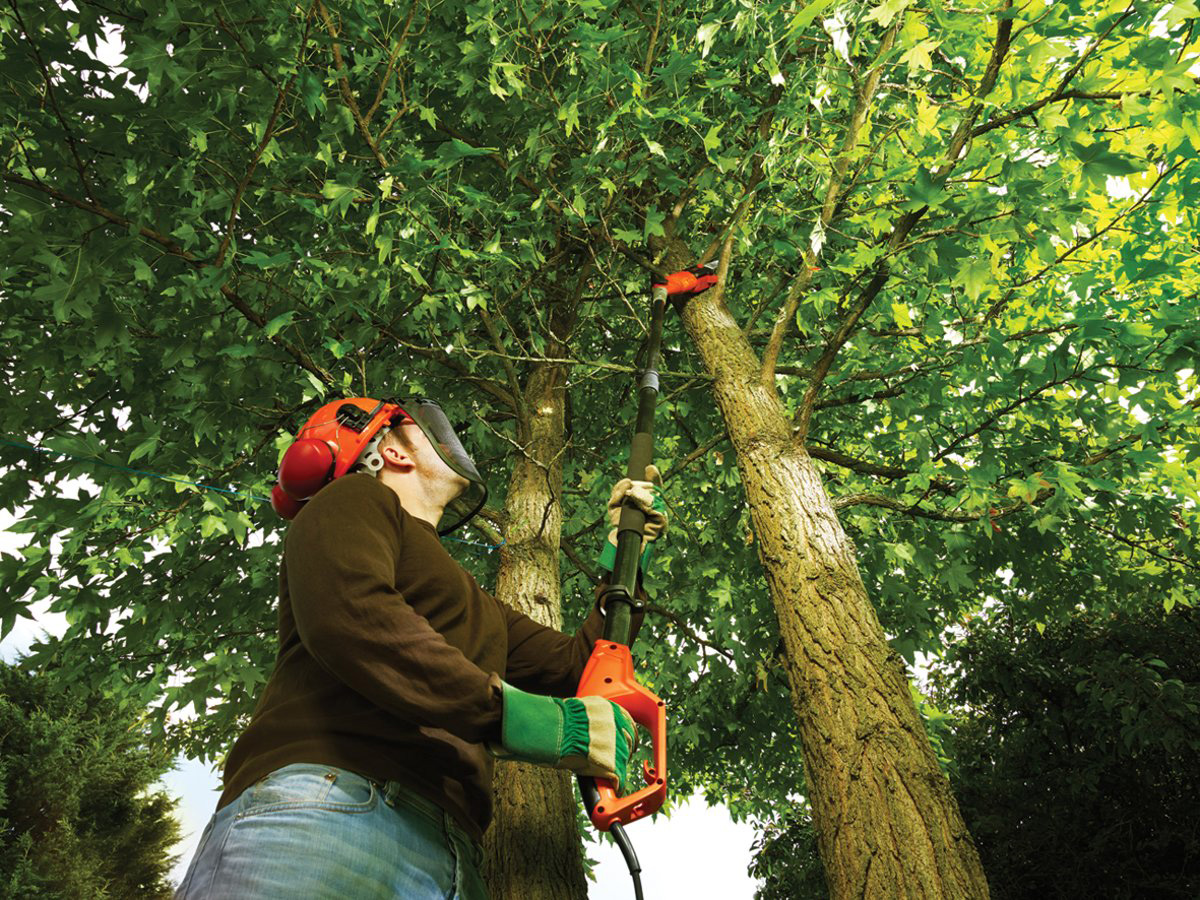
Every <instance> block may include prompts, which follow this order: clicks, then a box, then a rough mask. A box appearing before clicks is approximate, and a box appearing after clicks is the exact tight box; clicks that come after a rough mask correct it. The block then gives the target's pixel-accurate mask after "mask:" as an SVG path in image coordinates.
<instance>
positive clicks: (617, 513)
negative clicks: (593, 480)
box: [599, 466, 667, 573]
mask: <svg viewBox="0 0 1200 900" xmlns="http://www.w3.org/2000/svg"><path fill="white" fill-rule="evenodd" d="M645 474H646V480H645V481H633V480H632V479H629V478H622V479H621V480H620V481H618V482H617V483H616V484H615V485H614V486H613V489H612V495H611V496H610V497H609V498H608V521H609V524H610V525H611V526H612V530H610V531H609V533H608V541H607V543H605V545H604V549H603V550H602V551H601V553H600V559H599V565H600V568H602V569H604V570H606V571H608V572H611V571H612V570H613V566H614V565H616V560H617V524H618V523H619V522H620V521H621V508H622V507H623V506H624V505H625V501H626V500H629V501H631V502H632V503H633V504H635V505H636V506H637V507H638V509H640V510H641V511H642V513H643V514H644V515H645V516H646V525H645V528H644V529H643V531H642V560H641V566H642V572H643V573H645V571H646V566H647V565H648V564H649V562H650V558H651V556H652V555H653V552H654V551H653V549H652V548H651V546H650V545H651V543H652V542H653V541H655V540H657V539H658V538H659V537H660V536H661V535H662V534H664V533H665V532H666V530H667V506H666V504H665V503H663V499H662V494H661V493H660V491H659V488H658V484H661V482H662V476H661V475H660V474H659V472H658V469H657V468H656V467H655V466H646V473H645Z"/></svg>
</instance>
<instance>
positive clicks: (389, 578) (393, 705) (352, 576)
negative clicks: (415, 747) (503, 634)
mask: <svg viewBox="0 0 1200 900" xmlns="http://www.w3.org/2000/svg"><path fill="white" fill-rule="evenodd" d="M335 488H336V490H335ZM322 501H325V502H322ZM399 505H400V504H399V501H398V500H397V499H396V498H395V497H394V496H393V495H392V494H391V492H390V491H387V490H386V489H385V490H382V491H381V490H379V486H378V485H377V484H375V483H370V482H368V481H367V480H366V479H354V478H349V479H346V482H345V483H344V484H338V483H337V482H335V483H334V484H333V485H330V486H329V487H328V488H326V489H325V490H323V491H322V492H321V493H320V494H318V495H317V496H316V497H314V498H313V499H312V500H310V501H309V503H308V504H307V506H306V507H305V509H304V510H303V511H302V512H301V513H300V515H299V516H297V517H296V519H295V521H294V522H293V523H292V526H291V528H290V529H289V530H288V533H287V539H286V547H285V563H286V569H287V580H288V592H289V598H290V600H291V605H292V613H293V615H294V616H295V620H296V630H297V633H298V634H299V637H300V640H301V642H302V643H303V645H304V647H305V649H307V651H308V652H309V653H310V654H311V655H312V656H313V657H314V658H315V659H316V660H317V662H318V663H320V665H321V666H322V667H323V668H325V669H326V670H327V671H328V672H329V673H330V674H331V675H332V676H334V677H335V678H338V679H340V680H341V681H342V682H343V683H344V684H346V685H347V686H348V687H350V688H351V689H353V690H354V691H357V692H358V693H359V694H361V695H362V696H364V697H366V698H367V699H368V700H370V701H371V702H372V703H374V704H376V705H377V706H379V707H380V708H381V709H384V710H386V711H387V712H389V713H392V714H393V715H395V716H397V717H399V718H401V719H405V720H407V721H410V722H415V723H417V724H418V725H423V726H430V727H434V728H441V729H444V730H446V731H449V732H450V733H451V734H454V735H456V736H458V737H460V738H462V739H463V740H466V741H471V742H475V743H478V742H481V741H484V740H487V739H490V738H492V737H494V736H495V734H496V733H497V731H498V728H499V722H500V712H501V696H500V695H501V688H500V677H499V675H497V674H496V673H488V672H484V671H483V670H482V669H480V668H479V667H478V666H476V665H475V664H474V663H472V662H471V661H470V660H468V659H467V658H466V656H464V655H463V653H462V652H461V651H460V650H458V649H457V648H456V647H453V646H451V645H450V644H449V643H447V641H446V639H445V638H444V637H442V635H440V634H438V632H436V631H434V629H433V627H432V626H431V625H430V624H429V622H428V620H426V619H425V618H424V617H423V616H421V615H420V614H419V613H417V612H416V611H414V610H413V609H412V607H411V606H409V604H408V603H407V602H405V599H404V596H403V595H402V594H401V593H400V592H399V591H397V590H396V588H395V571H396V557H397V554H398V552H399V549H400V548H399V541H400V510H399Z"/></svg>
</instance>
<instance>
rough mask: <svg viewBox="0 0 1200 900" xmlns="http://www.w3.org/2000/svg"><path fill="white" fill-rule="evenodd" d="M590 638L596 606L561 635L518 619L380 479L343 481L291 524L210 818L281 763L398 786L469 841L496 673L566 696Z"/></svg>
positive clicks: (483, 788)
mask: <svg viewBox="0 0 1200 900" xmlns="http://www.w3.org/2000/svg"><path fill="white" fill-rule="evenodd" d="M640 620H641V616H640V615H635V617H634V634H635V635H636V633H637V628H638V627H639V626H640V624H641V621H640ZM603 628H604V619H603V616H602V614H601V613H600V611H599V610H598V609H597V608H595V607H593V609H592V611H591V613H590V615H589V616H588V617H587V620H586V621H585V622H584V623H583V625H582V627H581V628H580V629H579V631H578V632H577V633H576V634H575V636H574V637H568V636H567V635H564V634H562V633H560V632H558V631H555V630H554V629H552V628H547V627H545V626H543V625H539V624H538V623H536V622H534V621H533V620H532V619H530V618H529V617H528V616H525V615H523V614H521V613H519V612H516V611H515V610H513V609H511V608H510V607H508V606H506V605H504V604H503V603H501V602H499V601H498V600H496V599H495V598H494V597H492V596H491V595H490V594H488V593H487V592H486V591H484V590H483V589H482V588H480V587H479V585H478V584H477V583H476V582H475V579H474V578H472V577H471V576H470V575H469V574H467V572H466V571H465V570H464V569H463V568H462V567H461V566H460V565H458V563H456V562H455V561H454V560H453V559H452V558H451V557H450V555H449V554H448V553H447V552H446V550H445V548H443V547H442V545H441V542H440V541H439V539H438V535H437V530H436V529H435V528H434V526H432V525H430V524H429V523H427V522H425V521H422V520H421V519H418V518H415V517H414V516H411V515H409V514H408V513H407V512H406V511H405V510H404V508H403V507H402V506H401V505H400V500H399V498H398V497H397V496H396V494H395V493H394V492H393V491H392V490H390V489H389V488H388V487H387V486H386V485H384V484H382V483H381V482H379V481H377V480H376V479H375V478H374V477H372V476H370V475H365V474H357V475H348V476H346V477H344V478H340V479H338V480H337V481H335V482H334V483H333V484H331V485H329V486H328V487H326V488H324V489H323V490H322V491H321V492H320V493H319V494H318V495H317V496H316V497H314V498H313V499H312V500H310V501H309V502H308V503H307V504H305V507H304V509H303V511H301V513H300V514H299V515H298V516H297V517H296V519H295V521H294V522H293V523H292V525H291V527H290V528H289V529H288V532H287V538H286V540H285V542H284V553H283V564H282V566H281V569H280V576H279V652H278V655H277V656H276V659H275V669H274V671H273V672H272V673H271V677H270V679H269V680H268V681H267V684H266V687H265V688H264V689H263V693H262V695H261V696H260V697H259V699H258V703H257V705H256V707H255V709H254V714H253V716H252V717H251V720H250V724H249V726H248V727H247V728H246V731H245V732H244V733H243V734H242V735H241V736H240V737H239V738H238V740H237V742H236V743H235V744H234V746H233V749H232V750H231V751H230V753H229V756H228V758H227V759H226V762H225V775H224V785H225V787H224V791H223V792H222V794H221V798H220V800H218V802H217V808H218V809H219V808H221V807H222V806H224V805H225V804H227V803H229V802H230V801H232V800H233V799H234V798H236V797H237V796H238V795H239V794H240V793H241V792H242V791H244V790H245V789H246V788H248V787H249V786H250V785H251V784H253V783H254V782H255V781H257V780H258V779H260V778H262V777H263V776H264V775H267V774H268V773H270V772H272V771H274V770H275V769H278V768H280V767H281V766H286V765H289V764H290V763H318V764H324V765H333V766H338V767H340V768H344V769H350V770H352V771H355V772H359V773H360V774H363V775H366V776H369V777H371V778H374V779H377V780H380V781H390V780H396V781H400V782H403V783H404V784H405V785H407V786H408V787H409V788H411V789H412V790H413V791H415V792H417V793H418V794H421V795H422V796H424V797H426V798H428V799H430V800H432V801H433V802H435V803H437V804H439V805H440V806H442V807H443V808H444V809H446V810H447V811H448V812H449V813H450V814H451V815H453V816H454V817H455V819H456V820H457V821H458V822H459V823H460V824H461V825H462V826H463V828H465V829H466V830H467V831H468V832H469V833H471V834H473V835H474V836H475V837H476V839H480V838H482V835H483V832H484V830H485V829H486V828H487V826H488V823H489V822H490V821H491V818H492V790H491V782H492V758H491V756H490V754H489V753H488V752H487V750H486V748H485V747H484V745H483V743H482V742H483V741H488V740H490V741H495V740H497V739H498V738H499V727H500V711H501V701H500V679H501V678H503V679H504V680H505V681H507V682H509V683H510V684H512V685H514V686H516V687H519V688H521V689H522V690H526V691H531V692H534V693H540V694H549V695H552V696H560V697H569V696H572V695H573V694H574V693H575V688H576V686H577V685H578V682H579V677H580V675H582V674H583V666H584V664H585V663H586V662H587V659H588V656H589V655H590V654H591V650H592V645H593V644H594V643H595V642H596V640H597V639H599V638H600V637H601V636H602V632H603ZM631 640H632V638H631Z"/></svg>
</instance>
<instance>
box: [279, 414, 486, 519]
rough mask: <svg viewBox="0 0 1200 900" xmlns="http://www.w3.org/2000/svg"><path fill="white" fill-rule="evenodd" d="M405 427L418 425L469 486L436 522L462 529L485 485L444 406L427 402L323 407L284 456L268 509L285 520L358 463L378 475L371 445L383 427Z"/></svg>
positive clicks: (378, 463) (483, 494)
mask: <svg viewBox="0 0 1200 900" xmlns="http://www.w3.org/2000/svg"><path fill="white" fill-rule="evenodd" d="M406 423H414V424H416V425H417V426H418V427H419V428H420V429H421V431H423V432H424V433H425V436H426V437H427V438H429V443H430V444H432V445H433V448H434V449H435V450H436V451H437V454H438V456H440V457H441V458H442V460H443V461H444V462H445V463H446V465H448V466H449V467H450V468H451V469H453V470H454V471H455V472H456V473H458V474H459V475H461V476H462V477H463V478H465V479H467V481H468V482H469V485H468V487H467V488H466V490H464V491H463V493H462V494H461V495H459V497H458V498H456V499H455V500H454V501H452V502H451V503H450V504H449V505H447V507H446V509H445V511H444V512H443V515H442V519H443V521H444V522H447V524H446V525H445V526H442V525H441V523H439V528H438V533H439V534H449V533H450V532H451V531H453V530H454V529H456V528H458V527H460V526H461V525H464V524H465V523H466V522H467V520H468V519H470V518H471V517H472V516H473V515H475V513H477V512H479V510H480V508H481V507H482V506H483V504H484V502H485V501H486V500H487V485H485V484H484V481H483V478H482V477H480V475H479V471H478V469H476V468H475V463H474V461H473V460H472V459H471V457H470V456H469V455H468V454H467V452H466V451H465V450H464V449H463V446H462V443H461V442H460V441H459V440H458V436H457V435H456V434H455V433H454V429H453V427H452V426H451V425H450V421H449V420H448V419H447V418H446V414H445V413H444V412H442V408H441V407H440V406H438V405H437V404H436V403H435V402H433V401H432V400H425V399H416V400H412V401H405V402H404V403H400V402H398V401H393V400H372V399H370V398H368V397H348V398H346V399H345V400H334V401H332V402H330V403H326V404H325V405H324V406H322V407H321V408H320V409H318V410H317V411H316V412H315V413H313V415H312V416H311V417H310V418H309V420H308V421H307V422H305V423H304V427H302V428H301V429H300V431H299V433H298V434H297V435H296V440H295V441H293V442H292V445H291V446H290V447H288V449H287V450H286V451H285V452H284V454H283V459H282V460H280V463H279V480H278V482H277V483H276V485H275V487H274V488H273V489H272V490H271V506H273V507H274V508H275V511H276V512H277V513H279V515H281V516H283V518H285V519H292V518H295V516H296V514H297V513H299V512H300V510H301V508H302V507H303V506H304V504H305V502H307V501H308V500H309V498H311V497H312V496H313V495H314V494H316V493H317V491H319V490H321V488H323V487H324V486H325V485H327V484H329V483H330V482H331V481H334V480H336V479H338V478H341V477H342V476H343V475H345V474H346V473H347V472H349V471H351V470H352V469H353V468H354V466H355V465H356V464H358V463H362V464H364V465H365V466H366V467H367V468H368V469H369V470H371V471H378V470H379V468H381V466H382V459H380V458H379V457H378V456H377V455H375V454H372V453H371V452H370V451H371V450H373V449H374V448H373V446H372V445H373V443H374V442H375V441H376V440H377V438H379V437H380V436H381V432H382V431H383V429H384V428H386V427H389V426H392V425H401V424H406ZM364 453H365V454H366V456H364Z"/></svg>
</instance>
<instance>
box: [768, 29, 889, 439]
mask: <svg viewBox="0 0 1200 900" xmlns="http://www.w3.org/2000/svg"><path fill="white" fill-rule="evenodd" d="M903 21H904V15H903V14H901V15H898V16H897V17H896V21H895V22H894V23H893V24H892V27H891V28H889V29H888V30H887V32H885V34H884V36H883V41H882V42H881V44H880V48H879V53H877V54H876V57H875V58H876V60H877V61H880V60H882V59H883V58H884V57H886V56H887V54H888V52H889V51H890V50H891V49H892V44H893V43H895V40H896V35H897V33H898V32H899V31H900V26H901V24H902V23H903ZM882 77H883V64H882V62H877V63H876V65H875V67H874V68H872V69H871V70H870V71H868V72H867V77H866V78H865V79H864V80H863V83H862V86H861V87H860V88H859V90H858V92H857V93H856V94H855V96H854V108H853V111H852V112H851V114H850V123H849V124H848V125H847V127H846V133H845V135H844V136H843V137H842V145H841V147H839V148H838V152H837V156H836V158H835V159H834V163H833V171H832V172H831V173H830V175H829V183H828V184H827V185H826V187H825V196H824V198H823V199H822V200H821V212H820V215H819V216H818V217H817V224H818V228H819V229H820V231H821V233H822V234H823V233H824V231H825V229H826V227H827V226H828V225H829V224H830V222H831V221H832V220H833V213H834V210H835V209H836V208H837V206H838V202H839V200H840V199H841V187H842V181H843V179H844V178H845V177H846V170H847V169H849V168H850V159H851V157H852V155H853V153H854V150H855V149H856V148H857V146H858V135H859V132H860V131H861V130H862V127H863V125H865V124H866V121H867V116H868V115H870V112H871V101H872V100H873V99H874V98H875V92H876V91H877V90H878V89H879V80H880V78H882ZM819 254H820V248H819V247H814V246H813V243H812V241H811V240H810V241H809V245H808V247H806V248H805V250H804V262H803V264H802V265H801V267H800V273H799V274H798V275H797V276H796V278H795V279H794V280H793V281H792V284H791V285H790V286H789V287H788V293H787V299H786V300H785V301H784V304H783V307H782V308H781V309H780V311H779V315H778V316H777V317H776V318H775V327H774V328H773V329H772V330H771V337H770V339H769V340H768V341H767V348H766V350H765V351H764V352H763V365H762V374H761V379H762V383H763V384H764V385H765V386H766V387H767V388H768V389H769V390H771V391H774V390H775V364H776V362H778V360H779V351H780V349H781V348H782V347H783V338H784V336H785V335H786V334H787V332H788V328H789V327H790V325H791V322H792V319H793V318H794V317H795V315H796V310H797V309H798V308H799V307H800V301H801V299H802V297H803V295H804V292H805V291H807V290H808V286H809V285H810V284H811V283H812V275H813V272H815V271H816V270H817V265H816V263H817V257H818V255H819ZM806 427H807V424H806Z"/></svg>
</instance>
